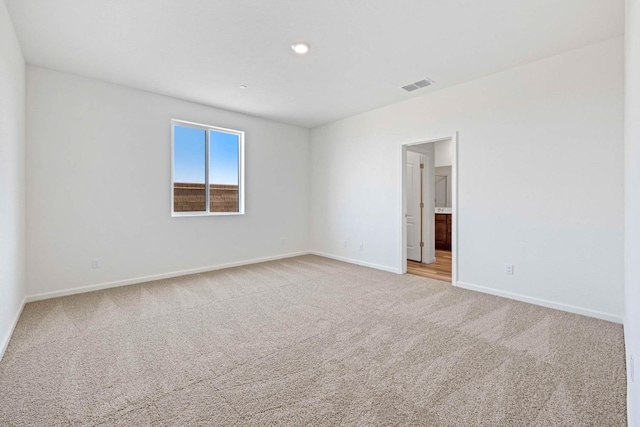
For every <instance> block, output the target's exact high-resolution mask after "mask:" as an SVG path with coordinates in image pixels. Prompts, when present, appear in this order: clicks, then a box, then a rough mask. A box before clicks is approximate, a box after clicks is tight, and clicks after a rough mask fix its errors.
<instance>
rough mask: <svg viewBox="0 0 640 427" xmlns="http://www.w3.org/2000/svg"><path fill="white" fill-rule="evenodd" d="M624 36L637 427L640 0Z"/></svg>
mask: <svg viewBox="0 0 640 427" xmlns="http://www.w3.org/2000/svg"><path fill="white" fill-rule="evenodd" d="M626 5H627V8H626V16H627V26H626V34H625V36H626V38H625V64H626V82H625V84H626V87H625V103H626V105H625V115H626V120H625V131H626V134H625V141H626V144H625V161H626V165H625V171H626V175H625V202H626V203H625V217H626V221H625V313H624V316H625V319H624V320H625V321H624V336H625V339H626V349H627V363H629V362H630V359H631V356H632V355H633V356H634V361H635V369H634V370H635V381H631V369H632V367H631V364H630V363H629V365H628V367H627V375H628V377H627V389H628V393H627V408H628V409H629V425H630V426H636V427H638V426H640V388H639V387H638V382H639V381H640V372H638V369H640V361H639V360H638V359H640V264H639V263H638V261H639V260H640V1H638V0H627V4H626Z"/></svg>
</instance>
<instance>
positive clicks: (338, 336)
mask: <svg viewBox="0 0 640 427" xmlns="http://www.w3.org/2000/svg"><path fill="white" fill-rule="evenodd" d="M624 362H625V356H624V345H623V334H622V326H621V325H617V324H614V323H609V322H605V321H601V320H596V319H592V318H588V317H583V316H579V315H575V314H569V313H565V312H561V311H557V310H551V309H548V308H543V307H539V306H534V305H530V304H526V303H521V302H517V301H513V300H509V299H504V298H499V297H495V296H491V295H486V294H481V293H477V292H472V291H468V290H464V289H460V288H456V287H453V286H451V285H450V284H448V283H445V282H442V281H437V280H433V279H429V278H424V277H420V276H414V275H410V274H404V275H398V274H393V273H387V272H383V271H378V270H372V269H369V268H365V267H361V266H357V265H351V264H345V263H341V262H338V261H334V260H330V259H326V258H321V257H317V256H312V255H308V256H302V257H296V258H290V259H285V260H279V261H272V262H267V263H262V264H254V265H250V266H245V267H237V268H232V269H226V270H218V271H213V272H209V273H202V274H196V275H192V276H184V277H178V278H173V279H166V280H161V281H157V282H149V283H144V284H140V285H131V286H125V287H119V288H113V289H108V290H102V291H96V292H91V293H84V294H78V295H72V296H67V297H62V298H55V299H50V300H46V301H39V302H32V303H29V304H27V305H26V307H25V309H24V312H23V313H22V316H21V317H20V320H19V322H18V325H17V327H16V330H15V333H14V335H13V337H12V339H11V341H10V343H9V347H8V349H7V352H6V354H5V356H4V358H3V360H2V361H0V425H1V426H32V425H33V426H69V425H82V426H85V425H90V426H94V425H95V426H97V425H101V426H102V425H103V426H120V425H121V426H186V425H207V426H209V425H215V426H266V425H283V426H372V425H377V426H400V425H411V426H419V425H422V426H560V425H562V426H623V425H625V424H626V406H625V405H626V399H625V391H626V383H625V378H626V376H625V366H624Z"/></svg>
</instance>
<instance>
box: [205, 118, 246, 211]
mask: <svg viewBox="0 0 640 427" xmlns="http://www.w3.org/2000/svg"><path fill="white" fill-rule="evenodd" d="M239 147H240V140H239V136H238V135H236V134H233V133H226V132H220V131H215V130H210V131H209V185H210V193H209V194H210V196H209V197H210V199H209V202H210V204H209V206H210V207H209V209H210V211H211V212H238V210H239V205H238V183H239V180H238V176H239V171H240V168H239V163H238V155H239Z"/></svg>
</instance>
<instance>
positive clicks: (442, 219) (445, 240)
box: [435, 214, 451, 251]
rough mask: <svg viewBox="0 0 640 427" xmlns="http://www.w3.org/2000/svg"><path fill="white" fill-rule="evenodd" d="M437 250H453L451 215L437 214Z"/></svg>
mask: <svg viewBox="0 0 640 427" xmlns="http://www.w3.org/2000/svg"><path fill="white" fill-rule="evenodd" d="M435 236H436V249H442V250H445V251H450V250H451V215H448V214H436V226H435Z"/></svg>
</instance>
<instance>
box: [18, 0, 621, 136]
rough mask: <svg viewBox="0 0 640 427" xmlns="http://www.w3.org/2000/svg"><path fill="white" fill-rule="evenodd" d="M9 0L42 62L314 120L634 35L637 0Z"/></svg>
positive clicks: (28, 50)
mask: <svg viewBox="0 0 640 427" xmlns="http://www.w3.org/2000/svg"><path fill="white" fill-rule="evenodd" d="M5 1H6V3H7V7H8V9H9V12H10V14H11V18H12V20H13V23H14V26H15V28H16V32H17V33H18V38H19V40H20V43H21V45H22V49H23V51H24V55H25V57H26V60H27V63H29V64H34V65H39V66H43V67H48V68H53V69H56V70H62V71H67V72H71V73H75V74H80V75H84V76H89V77H94V78H97V79H101V80H106V81H109V82H114V83H119V84H122V85H126V86H131V87H134V88H139V89H143V90H147V91H151V92H156V93H160V94H164V95H169V96H174V97H177V98H182V99H186V100H190V101H195V102H199V103H202V104H207V105H211V106H215V107H221V108H226V109H229V110H234V111H239V112H242V113H247V114H252V115H256V116H260V117H265V118H269V119H273V120H277V121H281V122H286V123H292V124H297V125H301V126H305V127H315V126H318V125H320V124H324V123H328V122H332V121H334V120H337V119H341V118H344V117H348V116H351V115H354V114H357V113H360V112H364V111H368V110H371V109H374V108H377V107H381V106H384V105H387V104H391V103H395V102H399V101H402V100H405V99H408V98H411V97H415V96H420V95H424V94H426V93H428V92H430V91H434V90H438V89H441V88H443V87H447V86H451V85H455V84H458V83H461V82H464V81H469V80H473V79H476V78H479V77H482V76H485V75H488V74H492V73H495V72H498V71H501V70H504V69H507V68H510V67H514V66H517V65H520V64H524V63H527V62H531V61H534V60H536V59H540V58H544V57H547V56H551V55H554V54H557V53H561V52H564V51H567V50H570V49H574V48H578V47H581V46H585V45H588V44H591V43H595V42H598V41H601V40H605V39H608V38H611V37H615V36H619V35H622V34H623V32H624V0H483V1H480V0H313V1H312V0H180V1H179V0H92V1H87V0H5ZM297 40H304V41H308V42H309V43H310V44H311V51H310V53H309V54H308V55H306V56H304V57H298V56H295V55H294V54H293V53H292V51H291V49H290V45H291V43H292V42H293V41H297ZM423 77H428V78H431V79H432V80H434V81H435V82H436V84H435V85H434V86H432V87H430V88H427V89H421V90H419V91H414V92H412V93H406V92H404V91H402V90H401V89H399V87H400V86H402V85H405V84H408V83H411V82H414V81H416V80H419V79H421V78H423ZM241 84H246V85H248V86H249V87H248V89H244V90H242V89H240V88H239V86H240V85H241ZM532 84H535V82H532Z"/></svg>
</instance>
